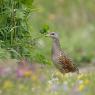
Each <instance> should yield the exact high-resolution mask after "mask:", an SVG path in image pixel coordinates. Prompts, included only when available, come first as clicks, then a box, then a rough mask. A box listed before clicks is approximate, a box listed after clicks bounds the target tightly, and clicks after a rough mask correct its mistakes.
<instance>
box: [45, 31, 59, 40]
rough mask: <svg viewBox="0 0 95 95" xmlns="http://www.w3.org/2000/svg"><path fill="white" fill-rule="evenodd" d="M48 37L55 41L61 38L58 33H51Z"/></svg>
mask: <svg viewBox="0 0 95 95" xmlns="http://www.w3.org/2000/svg"><path fill="white" fill-rule="evenodd" d="M46 36H48V37H51V38H53V39H58V38H59V36H58V33H56V32H50V33H48V34H47V35H46Z"/></svg>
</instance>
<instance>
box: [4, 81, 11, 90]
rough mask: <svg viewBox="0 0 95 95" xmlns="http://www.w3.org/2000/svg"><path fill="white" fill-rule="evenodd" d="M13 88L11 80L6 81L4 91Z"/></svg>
mask: <svg viewBox="0 0 95 95" xmlns="http://www.w3.org/2000/svg"><path fill="white" fill-rule="evenodd" d="M12 87H13V83H12V82H11V81H10V80H6V81H5V82H4V84H3V89H9V88H12Z"/></svg>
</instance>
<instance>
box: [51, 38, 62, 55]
mask: <svg viewBox="0 0 95 95" xmlns="http://www.w3.org/2000/svg"><path fill="white" fill-rule="evenodd" d="M60 51H61V46H60V42H59V39H53V45H52V53H53V54H57V53H59V52H60Z"/></svg>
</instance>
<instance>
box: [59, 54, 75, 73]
mask: <svg viewBox="0 0 95 95" xmlns="http://www.w3.org/2000/svg"><path fill="white" fill-rule="evenodd" d="M58 60H59V64H60V65H61V66H62V67H63V69H64V70H65V71H66V72H74V71H76V70H77V67H76V66H75V64H73V63H72V60H71V59H70V58H69V57H68V56H67V55H66V54H63V53H62V54H61V55H60V56H59V58H58Z"/></svg>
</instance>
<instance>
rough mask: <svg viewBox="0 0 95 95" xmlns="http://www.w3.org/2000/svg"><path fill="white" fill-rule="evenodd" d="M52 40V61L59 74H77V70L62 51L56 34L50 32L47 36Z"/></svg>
mask: <svg viewBox="0 0 95 95" xmlns="http://www.w3.org/2000/svg"><path fill="white" fill-rule="evenodd" d="M48 36H50V37H51V38H52V39H53V45H52V61H53V63H54V64H55V66H56V68H58V69H59V71H60V72H61V73H63V74H64V73H69V72H77V73H79V69H78V68H77V66H76V65H75V64H73V63H72V61H71V59H70V58H69V57H68V56H67V55H66V54H65V53H64V52H63V51H62V49H61V46H60V42H59V37H58V34H57V33H56V32H51V33H49V34H48Z"/></svg>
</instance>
